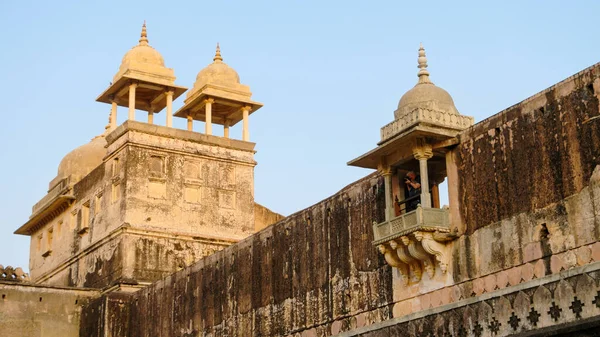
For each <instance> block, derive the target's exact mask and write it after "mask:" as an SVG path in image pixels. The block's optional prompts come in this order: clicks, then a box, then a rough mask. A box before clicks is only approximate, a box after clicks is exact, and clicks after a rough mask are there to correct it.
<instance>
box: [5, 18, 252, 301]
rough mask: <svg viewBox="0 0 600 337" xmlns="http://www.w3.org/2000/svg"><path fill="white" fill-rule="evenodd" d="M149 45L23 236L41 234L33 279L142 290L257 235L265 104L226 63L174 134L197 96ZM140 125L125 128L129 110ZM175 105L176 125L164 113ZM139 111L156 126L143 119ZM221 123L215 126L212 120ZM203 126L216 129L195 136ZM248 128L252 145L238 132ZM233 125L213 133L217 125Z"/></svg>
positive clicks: (137, 50)
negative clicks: (256, 127) (252, 127)
mask: <svg viewBox="0 0 600 337" xmlns="http://www.w3.org/2000/svg"><path fill="white" fill-rule="evenodd" d="M174 81H175V75H174V72H173V69H170V68H167V67H165V62H164V59H163V57H162V56H161V54H160V53H159V52H158V51H157V50H155V49H154V48H152V47H151V46H150V45H149V43H148V37H147V32H146V25H145V23H144V26H143V28H142V33H141V37H140V40H139V44H138V45H136V46H134V47H133V48H132V49H131V50H130V51H129V52H127V53H126V54H125V56H124V57H123V60H122V63H121V66H120V68H119V71H118V72H117V74H116V75H115V76H114V78H113V82H112V83H111V84H110V86H109V88H108V89H106V90H105V91H104V92H103V93H102V94H101V95H100V96H99V97H98V99H97V100H98V101H99V102H104V103H109V104H111V114H110V121H109V125H107V126H106V129H105V131H104V133H103V134H101V135H100V136H97V137H95V138H94V139H92V141H91V142H90V143H88V144H85V145H83V146H81V147H79V148H77V149H75V150H73V151H72V152H71V153H69V154H68V155H67V156H65V158H64V159H63V160H62V162H61V163H60V165H59V168H58V174H57V177H56V178H55V179H53V180H52V182H50V186H49V190H48V194H47V195H46V196H45V197H44V198H42V200H40V201H39V202H38V203H37V204H36V205H35V206H33V210H32V215H31V217H30V219H29V220H28V221H27V222H26V223H25V224H24V225H23V226H21V227H20V228H19V229H18V230H17V231H16V232H15V233H17V234H23V235H28V236H31V248H30V250H31V251H30V275H31V279H32V281H33V282H35V283H38V284H48V285H57V286H77V287H93V288H103V289H111V290H127V289H129V290H132V289H137V288H139V287H141V286H144V285H146V284H149V283H151V282H153V281H155V280H157V279H159V278H161V277H163V276H165V275H168V274H170V273H173V272H174V271H176V270H179V269H181V268H184V267H185V266H188V265H190V264H191V263H193V262H195V261H197V260H199V259H200V258H202V257H204V256H206V255H209V254H212V253H213V252H214V251H217V250H220V249H222V248H224V247H226V246H228V245H231V244H232V243H235V242H237V241H239V240H241V239H243V238H245V237H247V236H248V235H250V234H252V233H253V232H254V228H255V221H254V210H255V207H256V206H255V203H254V166H255V165H256V162H255V161H254V153H255V151H254V145H255V144H254V143H251V142H249V141H248V140H249V137H248V134H249V132H248V114H249V113H251V112H253V111H255V110H256V109H258V108H260V107H261V106H262V104H260V103H257V102H253V101H251V100H250V96H251V94H250V91H249V88H248V87H247V86H244V85H242V84H240V83H239V76H238V75H237V73H236V72H235V70H233V69H232V68H231V67H229V66H227V65H226V64H224V63H222V58H221V56H220V53H219V51H217V56H215V63H213V64H211V65H209V66H208V67H207V68H205V69H204V70H202V71H200V73H199V74H198V80H197V81H196V83H195V85H194V89H193V90H192V91H191V92H190V94H188V97H187V99H186V104H185V106H184V107H183V108H182V109H181V110H180V111H179V112H178V114H177V116H185V117H186V118H188V121H189V122H188V130H179V129H175V128H173V127H172V122H171V116H172V103H173V100H175V99H177V97H179V96H180V95H181V94H183V93H184V92H185V91H186V88H184V87H181V86H177V85H175V82H174ZM118 106H123V107H127V108H128V119H127V120H126V121H125V122H124V123H123V124H121V125H119V126H117V122H116V117H117V107H118ZM165 109H166V122H165V126H161V125H156V124H154V114H156V113H160V112H161V111H162V110H165ZM136 110H142V111H146V112H147V113H148V120H147V123H146V122H139V121H136V120H135V114H136ZM211 117H212V120H211ZM193 120H201V121H204V122H205V124H206V133H205V134H201V133H198V132H194V131H193V128H192V121H193ZM241 120H243V121H244V132H243V134H244V137H243V138H244V139H243V140H236V139H231V138H229V135H228V128H229V127H230V126H233V125H235V123H237V122H238V121H241ZM211 122H212V123H218V124H222V125H224V127H225V132H224V137H219V136H214V135H212V132H211V130H212V123H211Z"/></svg>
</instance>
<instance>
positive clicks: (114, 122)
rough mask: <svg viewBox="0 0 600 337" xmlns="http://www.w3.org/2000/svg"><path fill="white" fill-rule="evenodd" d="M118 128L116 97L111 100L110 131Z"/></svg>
mask: <svg viewBox="0 0 600 337" xmlns="http://www.w3.org/2000/svg"><path fill="white" fill-rule="evenodd" d="M116 127H117V102H116V101H115V99H114V96H112V97H111V98H110V130H114V129H115V128H116Z"/></svg>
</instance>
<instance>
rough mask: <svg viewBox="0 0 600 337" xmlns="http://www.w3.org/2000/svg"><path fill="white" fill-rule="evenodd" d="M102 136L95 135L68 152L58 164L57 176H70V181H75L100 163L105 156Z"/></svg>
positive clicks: (104, 140) (104, 144)
mask: <svg viewBox="0 0 600 337" xmlns="http://www.w3.org/2000/svg"><path fill="white" fill-rule="evenodd" d="M104 136H105V135H104V134H102V135H100V136H96V137H94V139H92V140H91V141H90V142H89V143H87V144H84V145H82V146H80V147H78V148H76V149H75V150H73V151H71V152H69V153H68V154H67V155H66V156H65V157H64V158H63V159H62V160H61V161H60V164H59V165H58V174H57V177H58V178H59V179H63V178H67V177H68V176H71V179H72V180H71V183H76V182H78V181H79V180H81V178H83V177H85V176H86V175H88V174H89V173H90V172H92V170H94V169H95V168H96V167H98V166H99V165H100V164H102V159H103V158H104V156H106V139H105V138H104Z"/></svg>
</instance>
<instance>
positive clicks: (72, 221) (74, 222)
mask: <svg viewBox="0 0 600 337" xmlns="http://www.w3.org/2000/svg"><path fill="white" fill-rule="evenodd" d="M76 226H77V210H74V211H73V212H71V217H70V219H69V227H70V228H71V230H74V229H75V227H76Z"/></svg>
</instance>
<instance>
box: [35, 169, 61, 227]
mask: <svg viewBox="0 0 600 337" xmlns="http://www.w3.org/2000/svg"><path fill="white" fill-rule="evenodd" d="M69 181H70V179H69V177H67V178H64V179H62V180H61V181H60V182H59V183H58V184H56V186H54V187H53V188H52V189H51V190H50V191H48V194H46V195H45V196H44V197H43V198H42V199H40V201H38V202H37V203H36V204H35V205H33V207H32V208H31V216H32V217H33V216H34V215H35V214H36V213H37V212H39V211H40V210H41V209H43V208H44V207H45V206H46V205H48V204H50V203H51V202H52V201H53V200H54V199H55V198H56V197H58V196H59V195H61V194H64V193H65V192H66V191H67V190H68V189H69Z"/></svg>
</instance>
